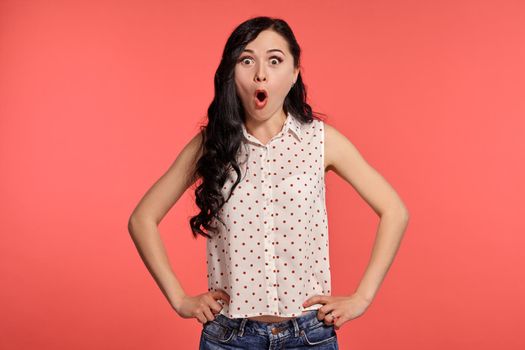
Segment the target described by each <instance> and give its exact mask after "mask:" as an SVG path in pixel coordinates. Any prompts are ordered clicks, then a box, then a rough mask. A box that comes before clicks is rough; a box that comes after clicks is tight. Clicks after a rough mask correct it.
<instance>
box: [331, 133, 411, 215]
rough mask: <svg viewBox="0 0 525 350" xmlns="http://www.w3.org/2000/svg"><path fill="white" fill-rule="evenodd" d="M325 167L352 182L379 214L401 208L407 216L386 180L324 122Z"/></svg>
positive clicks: (349, 142)
mask: <svg viewBox="0 0 525 350" xmlns="http://www.w3.org/2000/svg"><path fill="white" fill-rule="evenodd" d="M324 130H325V167H326V169H327V170H333V171H334V172H335V173H336V174H337V175H338V176H340V177H341V178H342V179H343V180H345V181H346V182H348V183H349V184H350V185H352V186H353V187H354V188H355V189H356V191H357V192H358V193H359V195H360V196H361V197H362V198H363V199H364V200H365V201H366V202H367V203H368V204H369V205H370V206H371V207H372V208H373V209H374V211H375V212H376V213H378V214H381V213H385V212H386V211H388V210H400V211H401V212H403V213H404V215H406V216H408V210H407V209H406V207H405V205H404V203H403V202H402V201H401V198H400V197H399V195H398V194H397V192H396V191H395V190H394V188H393V187H392V186H391V185H390V184H389V183H388V182H387V180H386V179H385V178H384V177H383V176H382V175H381V174H380V173H379V172H378V171H377V170H376V169H375V168H374V167H373V166H372V165H370V164H369V163H368V162H367V161H366V160H365V158H364V157H363V156H362V155H361V153H360V152H359V150H358V149H357V147H356V146H355V145H354V144H353V143H352V142H351V141H350V140H349V139H348V138H347V137H346V136H345V135H344V134H343V133H341V132H340V131H338V130H337V129H336V128H335V127H333V126H331V125H329V124H326V123H325V128H324Z"/></svg>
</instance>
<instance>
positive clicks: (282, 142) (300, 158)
mask: <svg viewBox="0 0 525 350" xmlns="http://www.w3.org/2000/svg"><path fill="white" fill-rule="evenodd" d="M243 135H244V139H243V140H244V141H243V147H241V151H240V152H239V155H238V161H239V164H240V167H241V182H239V184H238V185H237V187H236V188H235V190H234V191H233V193H232V196H231V198H230V199H229V201H228V202H226V203H225V204H224V206H223V207H222V209H221V210H220V213H219V214H220V215H221V218H222V219H223V220H224V222H225V223H226V228H225V227H223V226H222V225H220V224H219V225H217V226H218V227H219V230H220V231H219V235H217V236H214V237H213V238H211V239H207V243H206V250H207V251H206V253H207V255H206V263H207V272H208V275H207V277H208V290H209V291H212V290H219V289H222V290H224V291H225V292H227V293H228V294H229V295H230V302H229V304H228V303H225V302H223V301H222V300H219V301H218V302H219V303H220V304H221V305H222V306H223V308H222V310H221V312H220V313H221V314H223V315H225V316H227V317H230V318H239V317H252V316H263V315H272V316H281V317H293V316H300V315H301V313H302V311H304V310H316V309H318V308H320V307H321V306H322V305H321V304H315V305H310V306H309V307H307V308H304V307H303V306H302V303H303V302H304V301H305V300H306V299H308V298H309V297H310V296H313V295H316V294H323V295H330V293H331V278H330V262H329V256H328V252H329V245H328V243H329V242H328V220H327V212H326V205H325V178H324V177H325V173H324V124H323V122H322V121H321V120H318V119H314V120H313V122H312V123H301V122H300V121H299V120H297V119H296V118H295V117H294V116H293V115H292V114H290V113H288V115H287V117H286V121H285V124H284V126H283V128H282V130H281V131H280V132H279V133H278V134H277V135H275V136H274V137H273V138H272V139H271V140H270V141H269V142H268V143H267V144H266V145H264V144H262V143H261V142H260V141H259V140H258V139H257V138H255V137H254V136H253V135H251V134H250V133H248V132H247V130H246V128H245V127H244V125H243ZM235 178H236V174H235V172H234V171H233V170H231V174H230V179H229V180H228V181H227V182H226V184H225V186H224V187H223V195H224V198H227V196H228V194H229V192H230V188H231V187H232V185H233V183H234V179H235Z"/></svg>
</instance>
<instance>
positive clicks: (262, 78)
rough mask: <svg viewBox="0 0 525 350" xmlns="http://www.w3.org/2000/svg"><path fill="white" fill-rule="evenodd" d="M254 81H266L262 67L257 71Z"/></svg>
mask: <svg viewBox="0 0 525 350" xmlns="http://www.w3.org/2000/svg"><path fill="white" fill-rule="evenodd" d="M255 81H257V82H260V81H266V74H265V73H264V71H263V68H262V65H261V67H260V68H259V70H258V71H257V74H256V75H255Z"/></svg>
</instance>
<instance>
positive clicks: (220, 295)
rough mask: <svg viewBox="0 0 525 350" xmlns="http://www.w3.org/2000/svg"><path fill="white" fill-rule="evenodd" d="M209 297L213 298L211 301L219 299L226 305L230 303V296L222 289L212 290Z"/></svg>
mask: <svg viewBox="0 0 525 350" xmlns="http://www.w3.org/2000/svg"><path fill="white" fill-rule="evenodd" d="M211 296H212V297H213V299H221V300H224V301H225V302H227V303H229V302H230V296H229V295H228V293H226V292H225V291H223V290H222V289H218V290H214V291H213V292H211Z"/></svg>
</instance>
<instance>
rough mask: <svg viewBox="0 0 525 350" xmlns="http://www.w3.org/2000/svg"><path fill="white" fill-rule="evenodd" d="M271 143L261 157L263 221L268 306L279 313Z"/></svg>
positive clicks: (264, 148)
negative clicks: (273, 230)
mask: <svg viewBox="0 0 525 350" xmlns="http://www.w3.org/2000/svg"><path fill="white" fill-rule="evenodd" d="M269 149H270V142H269V143H268V144H267V145H264V147H263V149H262V155H261V162H262V164H261V169H262V179H263V180H264V182H263V186H262V190H263V193H264V201H265V204H264V208H265V210H263V221H264V233H265V235H266V239H265V247H266V250H267V252H266V257H265V258H266V262H267V263H268V265H266V274H267V276H268V277H269V278H268V283H269V286H268V290H269V293H268V298H269V300H268V305H270V309H271V310H272V312H275V313H277V312H278V311H279V309H278V299H279V298H278V295H277V287H276V285H277V275H276V267H275V259H274V257H275V245H274V241H275V240H274V237H273V232H272V228H273V226H274V222H273V217H272V214H273V206H272V205H271V204H272V203H271V200H272V191H271V187H270V186H271V183H272V182H271V178H270V175H269V174H271V173H270V171H271V170H270V154H269Z"/></svg>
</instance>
